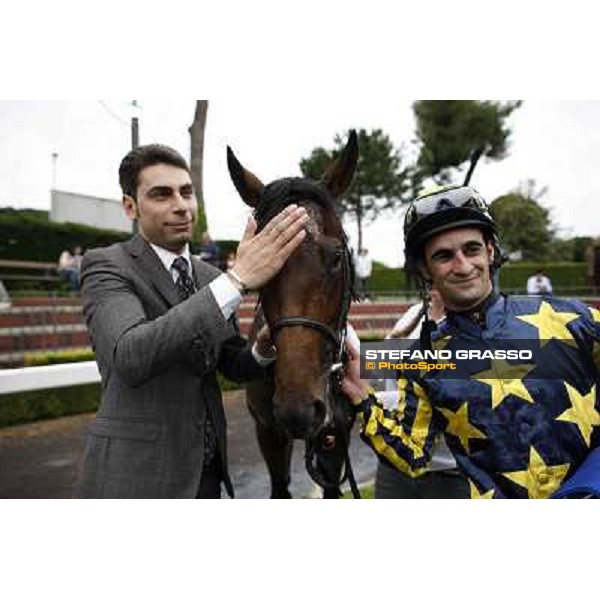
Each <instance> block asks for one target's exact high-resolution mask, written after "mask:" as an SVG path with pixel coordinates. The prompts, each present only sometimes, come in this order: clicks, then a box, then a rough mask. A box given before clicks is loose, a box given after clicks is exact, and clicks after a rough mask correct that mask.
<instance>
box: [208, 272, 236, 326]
mask: <svg viewBox="0 0 600 600" xmlns="http://www.w3.org/2000/svg"><path fill="white" fill-rule="evenodd" d="M208 287H209V288H210V291H211V292H212V294H213V296H214V297H215V300H216V302H217V304H218V305H219V308H220V309H221V312H222V313H223V318H224V319H225V320H226V321H227V320H228V319H229V317H231V315H233V313H234V312H235V310H236V309H237V308H238V307H239V305H240V304H241V303H242V295H241V294H240V293H239V291H238V290H237V288H236V287H235V285H233V283H232V282H231V280H230V279H229V277H227V275H225V273H223V274H222V275H219V276H218V277H217V278H216V279H213V280H212V281H211V282H210V283H209V284H208Z"/></svg>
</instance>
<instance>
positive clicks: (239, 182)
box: [227, 146, 265, 207]
mask: <svg viewBox="0 0 600 600" xmlns="http://www.w3.org/2000/svg"><path fill="white" fill-rule="evenodd" d="M227 168H228V169H229V175H230V177H231V180H232V181H233V184H234V185H235V189H236V190H237V191H238V193H239V195H240V196H241V197H242V200H243V201H244V202H245V203H246V204H248V205H250V206H252V207H256V205H257V204H258V199H259V198H260V193H261V192H262V190H263V188H264V187H265V186H264V185H263V184H262V183H261V181H260V179H258V177H256V175H254V174H252V173H250V171H246V169H244V167H242V165H241V164H240V161H239V160H238V159H237V158H236V157H235V154H234V153H233V150H232V149H231V148H230V147H229V146H227Z"/></svg>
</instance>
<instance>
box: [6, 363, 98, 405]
mask: <svg viewBox="0 0 600 600" xmlns="http://www.w3.org/2000/svg"><path fill="white" fill-rule="evenodd" d="M99 382H100V372H99V371H98V365H97V364H96V362H95V361H89V362H79V363H65V364H62V365H49V366H44V367H25V368H22V369H2V370H0V402H1V401H2V394H11V393H13V392H28V391H32V390H45V389H48V388H59V387H68V386H71V385H84V384H86V383H99Z"/></svg>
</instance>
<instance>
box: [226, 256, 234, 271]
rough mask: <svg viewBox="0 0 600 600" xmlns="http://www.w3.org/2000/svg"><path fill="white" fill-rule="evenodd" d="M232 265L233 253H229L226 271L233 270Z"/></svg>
mask: <svg viewBox="0 0 600 600" xmlns="http://www.w3.org/2000/svg"><path fill="white" fill-rule="evenodd" d="M234 265H235V252H230V253H229V254H228V255H227V262H226V268H227V269H233V266H234Z"/></svg>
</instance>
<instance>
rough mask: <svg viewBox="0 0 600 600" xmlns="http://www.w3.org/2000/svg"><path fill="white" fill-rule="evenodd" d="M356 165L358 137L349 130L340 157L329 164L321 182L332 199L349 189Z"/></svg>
mask: <svg viewBox="0 0 600 600" xmlns="http://www.w3.org/2000/svg"><path fill="white" fill-rule="evenodd" d="M357 163H358V137H357V135H356V131H355V130H354V129H351V130H350V135H349V137H348V142H347V143H346V147H345V148H344V149H343V150H342V153H341V154H340V156H339V157H338V158H337V159H336V160H335V161H333V162H332V163H331V165H330V166H329V168H328V169H327V171H326V172H325V175H323V178H322V181H323V183H324V184H325V187H326V188H327V189H328V190H329V192H330V193H331V195H332V196H333V197H334V198H339V197H340V196H341V195H342V194H344V192H345V191H346V190H347V189H348V188H349V187H350V184H351V183H352V177H353V175H354V171H355V170H356V164H357Z"/></svg>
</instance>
